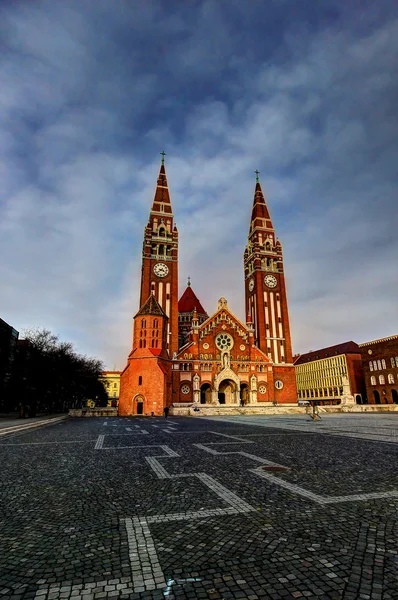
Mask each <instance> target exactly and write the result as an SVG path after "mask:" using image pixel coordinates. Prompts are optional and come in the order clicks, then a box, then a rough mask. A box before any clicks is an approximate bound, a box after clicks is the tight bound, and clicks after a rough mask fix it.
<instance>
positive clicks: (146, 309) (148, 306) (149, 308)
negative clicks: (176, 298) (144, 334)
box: [135, 294, 167, 319]
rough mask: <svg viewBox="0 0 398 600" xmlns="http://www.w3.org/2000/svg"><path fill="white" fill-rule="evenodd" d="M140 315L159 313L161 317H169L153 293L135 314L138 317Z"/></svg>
mask: <svg viewBox="0 0 398 600" xmlns="http://www.w3.org/2000/svg"><path fill="white" fill-rule="evenodd" d="M138 315H159V316H161V317H166V319H167V315H166V313H165V312H164V311H163V309H162V307H161V306H160V304H159V302H158V301H157V300H156V298H155V296H154V295H153V294H151V295H150V296H149V298H148V300H147V301H146V302H144V304H143V305H142V306H141V308H140V310H139V311H138V313H137V314H136V315H135V316H136V317H138Z"/></svg>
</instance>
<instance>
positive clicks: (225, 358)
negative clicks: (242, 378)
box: [222, 352, 231, 369]
mask: <svg viewBox="0 0 398 600" xmlns="http://www.w3.org/2000/svg"><path fill="white" fill-rule="evenodd" d="M230 366H231V357H230V355H229V352H223V355H222V367H223V369H229V368H230Z"/></svg>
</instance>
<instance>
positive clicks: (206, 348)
mask: <svg viewBox="0 0 398 600" xmlns="http://www.w3.org/2000/svg"><path fill="white" fill-rule="evenodd" d="M208 349H209V344H208V343H207V342H206V343H205V344H203V350H208Z"/></svg>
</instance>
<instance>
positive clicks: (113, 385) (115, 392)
mask: <svg viewBox="0 0 398 600" xmlns="http://www.w3.org/2000/svg"><path fill="white" fill-rule="evenodd" d="M100 381H101V382H102V383H103V385H104V388H105V391H106V395H107V396H108V406H117V405H118V404H119V391H120V371H102V373H101V377H100Z"/></svg>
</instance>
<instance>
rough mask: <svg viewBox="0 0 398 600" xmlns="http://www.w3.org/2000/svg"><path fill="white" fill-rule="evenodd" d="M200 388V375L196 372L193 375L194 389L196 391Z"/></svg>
mask: <svg viewBox="0 0 398 600" xmlns="http://www.w3.org/2000/svg"><path fill="white" fill-rule="evenodd" d="M199 388H200V377H199V375H198V374H197V373H196V374H195V375H194V377H193V389H194V391H196V390H199Z"/></svg>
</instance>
